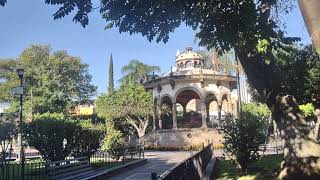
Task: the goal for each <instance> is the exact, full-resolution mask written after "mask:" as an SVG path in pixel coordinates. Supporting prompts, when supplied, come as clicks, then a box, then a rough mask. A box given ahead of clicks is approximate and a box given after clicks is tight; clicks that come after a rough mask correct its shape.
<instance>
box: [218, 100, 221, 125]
mask: <svg viewBox="0 0 320 180" xmlns="http://www.w3.org/2000/svg"><path fill="white" fill-rule="evenodd" d="M217 104H218V120H219V123H220V121H221V110H222V102H221V101H217Z"/></svg>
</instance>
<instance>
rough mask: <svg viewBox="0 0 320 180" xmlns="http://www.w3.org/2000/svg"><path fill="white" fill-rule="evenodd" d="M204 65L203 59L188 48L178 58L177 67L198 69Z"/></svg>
mask: <svg viewBox="0 0 320 180" xmlns="http://www.w3.org/2000/svg"><path fill="white" fill-rule="evenodd" d="M202 65H203V57H202V56H201V55H200V54H198V53H196V52H194V51H192V47H187V48H186V50H185V51H184V52H183V53H181V54H179V55H178V56H176V67H178V68H180V69H183V68H190V67H193V68H197V67H201V66H202Z"/></svg>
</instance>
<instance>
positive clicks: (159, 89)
mask: <svg viewBox="0 0 320 180" xmlns="http://www.w3.org/2000/svg"><path fill="white" fill-rule="evenodd" d="M161 90H162V87H161V85H160V84H158V86H157V91H158V93H160V92H161Z"/></svg>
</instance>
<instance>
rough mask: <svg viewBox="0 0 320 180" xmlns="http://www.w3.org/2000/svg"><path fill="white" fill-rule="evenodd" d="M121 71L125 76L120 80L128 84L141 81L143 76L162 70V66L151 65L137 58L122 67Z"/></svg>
mask: <svg viewBox="0 0 320 180" xmlns="http://www.w3.org/2000/svg"><path fill="white" fill-rule="evenodd" d="M121 72H122V74H123V75H124V76H123V77H122V78H121V79H120V81H121V83H122V84H126V83H128V82H139V81H140V79H141V78H144V77H146V76H147V75H150V74H151V73H153V72H160V67H159V66H149V65H147V64H144V63H142V62H140V61H139V60H137V59H133V60H131V61H130V62H129V64H127V65H125V66H123V67H122V68H121Z"/></svg>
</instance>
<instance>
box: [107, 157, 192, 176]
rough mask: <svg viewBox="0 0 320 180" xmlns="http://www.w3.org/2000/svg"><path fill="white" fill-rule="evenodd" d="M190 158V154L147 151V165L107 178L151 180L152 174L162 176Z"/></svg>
mask: <svg viewBox="0 0 320 180" xmlns="http://www.w3.org/2000/svg"><path fill="white" fill-rule="evenodd" d="M189 156H190V152H173V151H162V152H160V151H147V152H145V158H146V159H148V162H147V163H146V164H143V165H141V166H138V167H133V168H132V169H130V170H128V171H127V172H123V173H121V174H119V175H117V176H113V177H110V178H107V179H108V180H150V179H151V172H155V173H157V174H158V175H160V174H162V173H163V172H165V171H166V170H168V169H169V168H171V167H172V166H175V165H177V164H179V163H180V162H181V161H183V160H184V159H186V158H187V157H189Z"/></svg>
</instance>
